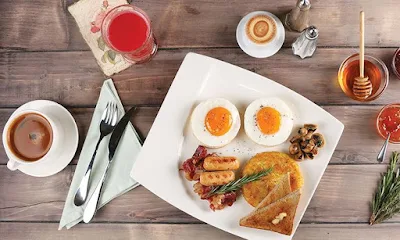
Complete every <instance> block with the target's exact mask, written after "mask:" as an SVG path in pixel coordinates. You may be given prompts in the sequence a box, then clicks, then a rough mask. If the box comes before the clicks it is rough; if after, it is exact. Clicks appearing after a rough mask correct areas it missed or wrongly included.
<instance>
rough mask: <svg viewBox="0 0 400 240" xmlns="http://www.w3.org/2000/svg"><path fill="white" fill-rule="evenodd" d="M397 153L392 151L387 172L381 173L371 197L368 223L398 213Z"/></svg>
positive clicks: (399, 208) (399, 181)
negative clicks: (373, 194) (379, 180)
mask: <svg viewBox="0 0 400 240" xmlns="http://www.w3.org/2000/svg"><path fill="white" fill-rule="evenodd" d="M398 161H399V153H397V152H393V153H392V156H391V158H390V164H389V166H388V169H387V172H386V173H385V174H383V175H382V180H381V182H380V183H379V186H378V188H377V190H376V193H375V196H374V198H373V199H372V215H371V217H370V220H369V223H370V225H372V224H377V223H380V222H382V221H384V220H387V219H389V218H391V217H393V216H394V215H395V214H396V213H400V176H399V173H400V168H399V167H397V170H396V164H397V163H398Z"/></svg>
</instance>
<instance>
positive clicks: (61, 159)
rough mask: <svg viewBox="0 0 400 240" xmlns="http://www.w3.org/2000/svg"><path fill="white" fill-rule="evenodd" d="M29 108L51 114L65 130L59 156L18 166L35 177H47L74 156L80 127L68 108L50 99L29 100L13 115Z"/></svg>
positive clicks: (59, 169)
mask: <svg viewBox="0 0 400 240" xmlns="http://www.w3.org/2000/svg"><path fill="white" fill-rule="evenodd" d="M27 109H32V110H37V111H41V112H43V113H46V114H49V115H51V116H52V117H53V118H56V119H57V120H58V121H59V122H60V123H61V126H62V128H63V130H64V137H63V138H64V139H63V140H62V142H63V148H61V150H60V152H59V153H58V157H57V158H54V159H48V160H46V161H44V162H38V163H36V164H34V165H31V164H22V165H20V166H19V167H18V170H20V171H21V172H23V173H25V174H27V175H30V176H34V177H47V176H51V175H54V174H56V173H58V172H60V171H61V170H63V169H64V168H65V167H66V166H67V165H68V164H69V163H70V162H71V160H72V158H73V157H74V155H75V152H76V149H77V148H78V140H79V134H78V127H77V126H76V123H75V120H74V118H73V117H72V115H71V113H69V112H68V110H67V109H65V108H64V107H63V106H61V105H60V104H58V103H56V102H53V101H49V100H35V101H31V102H27V103H25V104H24V105H22V106H20V107H19V108H18V109H17V110H15V112H14V113H13V114H12V115H11V116H13V115H14V114H17V113H18V112H20V111H23V110H27Z"/></svg>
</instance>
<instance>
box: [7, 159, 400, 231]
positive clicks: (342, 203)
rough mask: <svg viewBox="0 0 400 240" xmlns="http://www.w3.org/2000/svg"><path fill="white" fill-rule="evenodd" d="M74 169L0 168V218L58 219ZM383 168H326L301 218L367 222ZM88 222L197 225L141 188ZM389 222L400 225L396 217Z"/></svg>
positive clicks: (363, 166) (343, 166) (332, 221)
mask: <svg viewBox="0 0 400 240" xmlns="http://www.w3.org/2000/svg"><path fill="white" fill-rule="evenodd" d="M74 169H75V166H68V167H67V168H66V169H65V170H63V171H62V172H60V173H58V174H56V175H54V176H51V177H48V178H33V177H29V176H26V175H24V174H22V173H20V172H11V171H9V170H8V169H7V168H6V166H4V165H3V166H0V176H1V178H2V179H1V181H0V193H1V194H0V221H33V222H38V221H52V222H58V221H59V220H60V218H61V213H62V209H63V206H64V200H65V198H66V196H67V192H68V188H69V185H70V182H71V180H72V176H73V172H74ZM385 169H386V166H385V165H330V166H328V168H327V171H326V172H325V174H324V176H323V178H322V180H321V182H320V184H319V187H318V189H317V191H316V193H315V195H314V197H313V198H312V200H311V203H310V205H309V207H308V209H307V211H306V213H305V215H304V218H303V219H302V222H303V223H327V222H329V223H337V222H346V223H350V222H351V223H353V222H354V223H355V222H362V223H367V221H368V219H369V215H370V201H371V199H372V196H373V193H374V191H375V188H376V185H377V181H378V179H379V177H380V173H381V172H383V171H385ZM304 174H306V173H304ZM10 186H12V187H10ZM28 196H29V197H28ZM199 201H200V200H199ZM204 204H205V205H207V202H204ZM93 221H95V222H141V223H199V221H198V220H197V219H195V218H193V217H191V216H189V215H187V214H186V213H184V212H182V211H180V210H178V209H176V208H175V207H173V206H172V205H169V204H168V203H166V202H164V201H163V200H161V199H160V198H158V197H157V196H155V195H154V194H152V193H151V192H150V191H148V190H146V189H145V188H143V187H138V188H136V189H133V190H132V191H130V192H128V193H126V194H124V195H122V196H121V197H119V198H116V199H115V200H113V201H112V202H110V203H109V204H107V206H106V207H104V208H102V209H100V210H99V212H98V213H97V215H96V216H95V218H94V220H93ZM390 222H398V223H400V216H397V217H395V218H393V219H391V220H390Z"/></svg>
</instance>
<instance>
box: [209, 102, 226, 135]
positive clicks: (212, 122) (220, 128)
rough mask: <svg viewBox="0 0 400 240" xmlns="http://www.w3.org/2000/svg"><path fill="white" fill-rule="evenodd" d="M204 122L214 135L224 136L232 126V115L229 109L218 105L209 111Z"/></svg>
mask: <svg viewBox="0 0 400 240" xmlns="http://www.w3.org/2000/svg"><path fill="white" fill-rule="evenodd" d="M204 122H205V125H206V128H207V131H208V132H210V133H211V134H212V135H214V136H222V135H224V134H225V133H227V132H228V131H229V129H230V128H231V126H232V115H231V113H230V112H229V111H228V109H226V108H223V107H216V108H213V109H211V110H210V111H209V112H208V113H207V116H206V119H205V121H204Z"/></svg>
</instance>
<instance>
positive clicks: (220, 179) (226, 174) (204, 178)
mask: <svg viewBox="0 0 400 240" xmlns="http://www.w3.org/2000/svg"><path fill="white" fill-rule="evenodd" d="M233 180H235V173H234V172H233V171H217V172H203V173H201V174H200V183H201V184H202V185H204V186H219V185H224V184H227V183H230V182H232V181H233Z"/></svg>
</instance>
